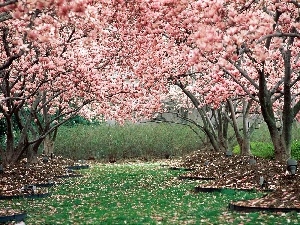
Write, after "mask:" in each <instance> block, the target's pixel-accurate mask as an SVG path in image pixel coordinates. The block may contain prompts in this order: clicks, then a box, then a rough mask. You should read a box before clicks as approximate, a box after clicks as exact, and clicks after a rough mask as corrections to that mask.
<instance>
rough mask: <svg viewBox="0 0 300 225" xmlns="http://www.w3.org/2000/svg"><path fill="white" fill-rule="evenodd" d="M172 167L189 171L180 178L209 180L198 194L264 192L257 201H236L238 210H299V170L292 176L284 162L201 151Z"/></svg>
mask: <svg viewBox="0 0 300 225" xmlns="http://www.w3.org/2000/svg"><path fill="white" fill-rule="evenodd" d="M253 159H254V160H255V161H253ZM172 167H174V168H182V169H186V170H192V171H189V172H186V173H184V174H183V175H182V176H181V177H180V178H181V179H204V180H205V179H207V180H209V181H208V182H205V183H203V184H201V185H200V186H198V187H197V188H196V189H195V190H198V191H212V190H220V189H225V188H226V189H242V190H249V191H252V190H254V191H263V192H265V193H266V195H265V196H264V197H263V198H260V199H254V200H248V201H240V202H236V203H235V206H237V207H239V206H242V207H250V211H251V207H256V208H260V207H261V208H268V209H270V211H272V209H273V211H276V210H275V209H278V211H280V210H281V209H283V210H282V211H289V210H294V209H295V210H298V211H300V188H299V181H300V175H299V171H296V174H295V175H291V174H290V173H289V171H287V165H286V164H285V163H280V162H276V161H273V160H267V159H262V158H255V157H250V156H239V155H233V156H231V157H226V154H225V153H216V152H212V151H209V150H207V151H203V150H201V151H197V152H194V153H193V154H191V155H189V156H186V157H185V158H183V159H182V160H181V161H180V162H178V163H175V164H173V165H172ZM262 180H263V181H264V182H263V185H261V183H262ZM246 211H247V210H246Z"/></svg>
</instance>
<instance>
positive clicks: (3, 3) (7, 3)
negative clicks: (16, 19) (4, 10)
mask: <svg viewBox="0 0 300 225" xmlns="http://www.w3.org/2000/svg"><path fill="white" fill-rule="evenodd" d="M17 2H18V0H7V1H4V2H2V3H0V8H1V7H4V6H8V5H12V4H15V3H17Z"/></svg>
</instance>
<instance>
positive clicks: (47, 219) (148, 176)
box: [0, 163, 300, 224]
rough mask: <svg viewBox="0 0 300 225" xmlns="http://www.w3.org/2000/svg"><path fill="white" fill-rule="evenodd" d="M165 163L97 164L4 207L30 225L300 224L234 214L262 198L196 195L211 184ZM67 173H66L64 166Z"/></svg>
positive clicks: (292, 217)
mask: <svg viewBox="0 0 300 225" xmlns="http://www.w3.org/2000/svg"><path fill="white" fill-rule="evenodd" d="M160 164H161V163H126V164H93V165H92V166H91V167H90V169H88V170H84V171H81V172H80V173H82V174H83V175H84V176H83V177H81V178H68V179H65V180H64V181H63V180H61V181H60V183H61V184H60V185H57V186H54V187H52V188H50V189H49V191H50V192H51V196H50V197H47V198H41V199H27V198H25V199H14V200H9V201H8V200H1V201H0V208H1V209H3V210H4V209H6V210H9V209H13V210H19V211H24V210H26V211H27V214H28V216H27V219H26V224H298V223H299V221H300V215H299V214H297V213H293V212H292V213H280V214H278V213H262V212H255V213H246V214H245V213H237V212H233V211H230V210H228V203H229V202H231V201H238V200H251V199H255V198H258V197H261V196H262V194H261V193H249V192H245V191H234V190H224V191H222V192H213V193H195V192H194V191H193V190H194V187H195V186H197V185H199V184H200V183H201V184H206V183H207V182H204V181H188V180H179V179H177V177H178V176H179V175H182V171H172V170H169V169H168V168H162V167H161V166H160ZM41 165H43V164H41ZM45 166H46V165H45ZM48 166H49V165H48ZM56 167H59V166H58V165H56ZM61 168H62V172H63V168H64V167H61ZM50 172H51V171H48V173H49V174H51V173H50ZM42 174H43V173H42ZM47 179H48V177H47ZM1 180H2V179H1ZM35 181H36V180H35ZM21 183H22V182H21Z"/></svg>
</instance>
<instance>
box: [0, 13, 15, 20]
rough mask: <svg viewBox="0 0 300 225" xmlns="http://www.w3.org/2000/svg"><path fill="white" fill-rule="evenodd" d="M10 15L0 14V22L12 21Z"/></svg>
mask: <svg viewBox="0 0 300 225" xmlns="http://www.w3.org/2000/svg"><path fill="white" fill-rule="evenodd" d="M12 18H13V17H12V15H11V14H10V13H9V12H3V13H0V22H4V21H6V20H9V19H12Z"/></svg>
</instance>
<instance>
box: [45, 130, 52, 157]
mask: <svg viewBox="0 0 300 225" xmlns="http://www.w3.org/2000/svg"><path fill="white" fill-rule="evenodd" d="M43 152H44V154H45V155H48V156H49V155H51V154H53V153H54V141H53V140H52V137H51V135H47V136H46V137H45V139H44V150H43Z"/></svg>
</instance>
